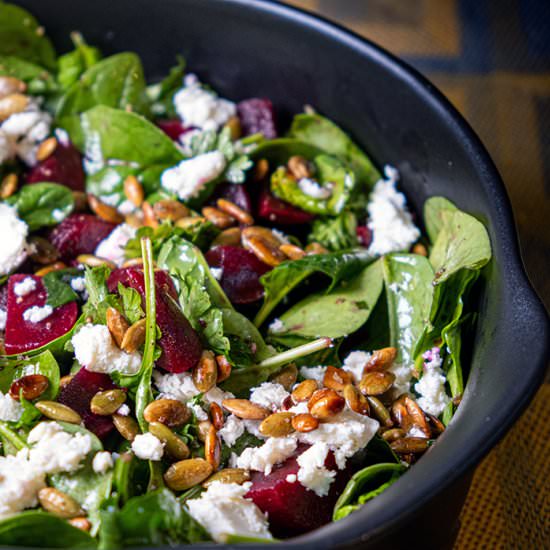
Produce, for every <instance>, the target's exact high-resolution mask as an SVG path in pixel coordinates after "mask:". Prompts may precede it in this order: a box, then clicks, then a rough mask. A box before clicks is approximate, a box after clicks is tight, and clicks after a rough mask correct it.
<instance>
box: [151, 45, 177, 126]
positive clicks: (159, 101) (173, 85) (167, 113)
mask: <svg viewBox="0 0 550 550" xmlns="http://www.w3.org/2000/svg"><path fill="white" fill-rule="evenodd" d="M184 74H185V59H184V58H183V57H181V55H180V56H178V57H177V65H175V66H174V67H172V68H171V69H170V72H169V73H168V75H167V76H166V77H165V78H164V79H163V80H161V81H160V82H158V83H157V84H152V85H150V86H148V87H147V97H148V98H149V101H150V102H151V112H152V113H153V114H154V115H155V116H156V117H164V118H176V117H177V113H176V109H175V107H174V94H175V93H176V92H177V91H178V90H179V89H180V88H181V87H182V82H183V75H184Z"/></svg>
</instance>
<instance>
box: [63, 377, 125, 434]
mask: <svg viewBox="0 0 550 550" xmlns="http://www.w3.org/2000/svg"><path fill="white" fill-rule="evenodd" d="M116 387H117V386H116V385H115V384H114V383H113V381H112V380H111V378H110V376H109V375H108V374H104V373H102V372H91V371H89V370H86V369H85V368H84V367H82V368H81V369H80V370H79V371H78V372H77V373H76V374H75V375H74V377H73V379H72V380H71V381H70V382H69V383H68V384H67V385H66V386H64V387H63V388H62V389H61V391H60V392H59V396H58V398H57V399H58V401H59V402H60V403H63V405H67V407H71V409H73V410H75V411H76V412H77V413H78V414H79V415H80V416H81V417H82V420H83V421H84V425H85V426H86V428H87V429H88V430H90V431H91V432H93V433H94V434H95V435H97V437H99V438H100V439H104V438H105V437H107V436H108V435H109V434H110V433H111V432H112V431H113V429H114V425H113V421H112V420H111V417H110V416H101V415H99V414H94V413H93V412H92V411H90V402H91V401H92V397H93V396H94V395H95V394H96V393H97V392H99V391H105V390H111V389H114V388H116Z"/></svg>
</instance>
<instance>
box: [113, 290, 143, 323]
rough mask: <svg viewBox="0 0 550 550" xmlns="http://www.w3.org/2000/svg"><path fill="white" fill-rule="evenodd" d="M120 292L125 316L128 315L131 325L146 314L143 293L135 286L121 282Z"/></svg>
mask: <svg viewBox="0 0 550 550" xmlns="http://www.w3.org/2000/svg"><path fill="white" fill-rule="evenodd" d="M118 294H119V296H120V299H121V301H122V310H123V313H124V317H126V319H127V320H128V322H129V323H130V324H131V325H133V324H134V323H135V322H136V321H139V320H140V319H141V318H142V317H144V316H145V313H144V311H143V308H142V307H141V294H140V293H139V292H138V291H137V290H136V289H135V288H131V287H129V286H124V285H123V284H122V283H120V282H119V283H118Z"/></svg>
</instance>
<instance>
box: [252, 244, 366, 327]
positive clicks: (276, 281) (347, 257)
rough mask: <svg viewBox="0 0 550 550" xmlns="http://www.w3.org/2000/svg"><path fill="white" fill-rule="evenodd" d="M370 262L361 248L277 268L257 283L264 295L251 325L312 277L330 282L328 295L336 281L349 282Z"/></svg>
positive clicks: (258, 323) (306, 258)
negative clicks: (316, 275) (259, 284)
mask: <svg viewBox="0 0 550 550" xmlns="http://www.w3.org/2000/svg"><path fill="white" fill-rule="evenodd" d="M372 261H374V258H373V257H372V255H370V254H369V253H368V252H367V250H366V249H364V248H363V249H355V250H349V251H347V252H335V253H332V254H316V255H312V256H304V257H303V258H301V259H299V260H291V261H286V262H283V263H281V264H279V265H278V266H276V267H275V268H273V269H272V270H271V271H268V272H267V273H266V274H265V275H263V276H262V277H261V279H260V281H261V282H262V284H263V286H264V289H265V295H264V302H263V304H262V307H261V309H260V311H259V312H258V313H257V315H256V318H255V319H254V324H255V325H256V326H260V325H261V324H262V323H263V322H264V321H265V320H266V319H267V317H268V316H269V314H270V313H271V312H272V311H273V310H274V309H275V307H276V306H277V304H279V303H280V301H281V300H282V299H283V298H284V297H285V296H287V295H288V293H289V292H290V291H291V290H293V289H294V288H296V287H297V286H298V285H299V284H300V283H301V282H302V281H304V280H305V279H307V278H308V277H310V276H311V275H313V274H314V273H323V274H324V275H327V276H328V277H330V278H331V284H330V285H329V288H328V292H330V291H331V290H332V289H333V288H334V287H335V286H336V285H337V284H338V283H339V282H340V281H343V280H348V279H351V278H352V277H353V276H354V275H356V274H357V273H359V271H361V270H362V269H363V268H365V267H366V266H367V265H368V264H370V263H371V262H372Z"/></svg>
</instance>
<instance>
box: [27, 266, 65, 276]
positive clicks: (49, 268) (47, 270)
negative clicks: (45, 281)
mask: <svg viewBox="0 0 550 550" xmlns="http://www.w3.org/2000/svg"><path fill="white" fill-rule="evenodd" d="M66 267H67V266H66V265H65V264H64V263H63V262H54V263H53V264H50V265H47V266H45V267H42V268H40V269H39V270H38V271H35V272H34V274H35V275H36V276H37V277H44V275H47V274H48V273H51V272H52V271H61V270H62V269H65V268H66Z"/></svg>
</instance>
